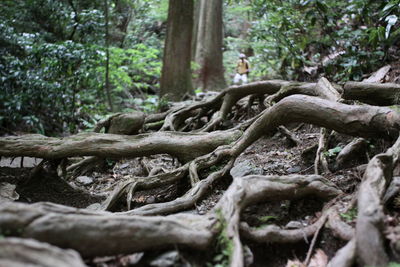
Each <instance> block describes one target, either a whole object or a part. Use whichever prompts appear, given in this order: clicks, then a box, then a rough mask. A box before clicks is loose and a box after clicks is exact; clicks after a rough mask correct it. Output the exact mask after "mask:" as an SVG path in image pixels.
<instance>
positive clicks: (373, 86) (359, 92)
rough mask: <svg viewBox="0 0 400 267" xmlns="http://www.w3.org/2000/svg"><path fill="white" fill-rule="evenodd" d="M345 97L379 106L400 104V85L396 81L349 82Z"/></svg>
mask: <svg viewBox="0 0 400 267" xmlns="http://www.w3.org/2000/svg"><path fill="white" fill-rule="evenodd" d="M343 97H344V98H345V99H349V100H359V101H361V102H364V103H367V104H371V105H377V106H391V105H398V104H399V103H400V101H399V100H400V85H398V84H395V83H382V84H381V83H366V82H347V83H346V84H345V85H344V93H343Z"/></svg>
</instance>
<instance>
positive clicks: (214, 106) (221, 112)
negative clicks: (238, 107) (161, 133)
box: [161, 80, 290, 132]
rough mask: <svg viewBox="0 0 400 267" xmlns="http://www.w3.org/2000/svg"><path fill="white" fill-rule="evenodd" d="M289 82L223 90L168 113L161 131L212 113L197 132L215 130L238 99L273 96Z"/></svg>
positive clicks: (273, 82)
mask: <svg viewBox="0 0 400 267" xmlns="http://www.w3.org/2000/svg"><path fill="white" fill-rule="evenodd" d="M288 83H290V82H287V81H281V80H270V81H261V82H254V83H249V84H246V85H241V86H232V87H229V88H227V89H225V90H223V91H222V92H221V93H220V94H219V95H218V96H216V97H215V98H213V99H211V100H209V101H205V102H202V103H195V104H193V105H190V106H188V107H185V108H181V109H179V110H177V111H175V112H172V113H170V114H169V115H168V116H167V118H166V119H165V122H164V125H163V127H162V128H161V129H162V130H172V131H177V130H179V128H180V127H182V126H181V125H182V124H183V123H184V121H185V120H186V119H188V118H189V117H193V119H200V118H201V117H203V116H205V115H207V114H208V115H209V112H210V111H212V112H213V115H212V118H211V119H210V121H209V122H207V124H206V125H204V126H203V127H202V128H201V129H199V131H204V132H207V131H210V130H215V128H216V127H217V126H218V125H219V124H220V123H221V122H222V121H223V120H225V119H226V117H227V115H228V114H229V112H230V111H231V110H232V107H233V106H234V105H235V104H236V102H237V101H239V100H240V99H242V98H244V97H246V96H249V95H258V96H260V95H264V94H273V93H275V92H277V91H278V90H279V89H280V88H281V87H282V86H283V85H286V84H288Z"/></svg>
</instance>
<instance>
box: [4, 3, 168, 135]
mask: <svg viewBox="0 0 400 267" xmlns="http://www.w3.org/2000/svg"><path fill="white" fill-rule="evenodd" d="M152 2H153V1H138V2H135V4H134V5H133V4H132V8H133V9H137V10H147V12H149V10H150V9H151V4H152ZM103 4H104V1H100V0H95V1H88V0H84V1H77V0H71V1H51V0H28V1H11V0H4V1H2V2H1V3H0V12H1V13H2V14H5V16H4V19H3V20H2V22H0V80H1V82H2V85H3V88H2V92H1V93H0V111H1V114H2V116H1V117H0V127H3V128H5V125H7V128H10V129H12V128H14V129H17V128H18V129H19V130H22V131H34V132H38V133H42V134H54V133H60V132H75V131H77V127H80V126H85V125H84V124H86V127H87V126H89V127H90V126H92V125H91V124H92V123H93V121H94V119H93V116H94V115H95V114H105V113H106V112H107V106H106V104H105V103H106V101H105V95H104V84H105V74H104V73H105V62H106V61H105V60H106V59H105V55H106V51H105V47H104V44H105V31H104V30H105V29H104V25H105V21H104V14H103V11H104V6H103ZM159 4H161V3H159ZM110 6H111V9H112V11H111V20H112V22H113V23H116V24H117V23H118V16H119V13H118V12H117V9H116V6H115V5H114V4H111V5H110ZM146 8H147V9H146ZM135 14H136V13H135ZM137 17H140V18H144V17H146V13H140V15H139V16H137ZM137 17H135V18H134V19H133V21H135V20H136V19H139V18H137ZM114 18H116V19H114ZM148 20H149V19H148ZM111 26H112V29H114V33H113V32H111V34H117V33H116V32H115V31H116V30H115V25H114V26H113V25H111ZM113 27H114V28H113ZM137 28H138V29H142V27H137ZM145 30H146V31H147V32H150V31H149V29H145ZM130 32H133V33H138V34H139V33H140V32H135V31H130ZM152 36H153V35H141V36H140V35H139V36H136V37H135V38H136V39H132V38H130V35H129V34H127V37H126V38H125V44H126V45H127V47H125V48H121V47H118V46H117V45H119V44H120V43H119V42H117V41H115V43H113V40H111V47H110V64H109V67H110V82H111V88H112V97H113V99H114V102H116V103H115V104H116V106H119V107H120V109H121V110H123V109H124V108H125V107H126V108H129V107H130V105H131V103H130V101H132V100H130V99H128V100H127V99H126V95H132V94H136V93H139V94H141V95H146V93H143V92H142V91H145V92H146V91H147V90H148V89H151V90H152V91H153V92H154V90H157V80H158V78H159V76H160V70H161V61H160V57H161V52H160V51H161V41H160V40H159V39H157V41H156V42H154V38H152ZM147 37H148V38H149V39H146V38H147ZM114 44H115V45H114ZM145 102H146V103H145V104H146V105H147V107H145V109H148V110H154V109H155V108H153V107H149V106H150V105H154V106H157V105H158V104H157V103H156V104H154V103H149V102H150V101H147V100H146V99H145Z"/></svg>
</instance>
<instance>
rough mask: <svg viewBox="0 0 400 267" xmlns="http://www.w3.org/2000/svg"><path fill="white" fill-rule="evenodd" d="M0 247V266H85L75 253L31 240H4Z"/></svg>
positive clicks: (1, 241) (0, 242)
mask: <svg viewBox="0 0 400 267" xmlns="http://www.w3.org/2000/svg"><path fill="white" fill-rule="evenodd" d="M0 247H1V249H0V266H14V267H17V266H20V267H23V266H42V267H54V266H57V267H83V266H86V265H85V263H84V262H83V261H82V259H81V257H80V256H79V254H78V253H77V252H76V251H73V250H70V249H68V250H64V249H60V248H58V247H55V246H51V245H49V244H47V243H41V242H38V241H36V240H32V239H22V238H5V239H1V240H0Z"/></svg>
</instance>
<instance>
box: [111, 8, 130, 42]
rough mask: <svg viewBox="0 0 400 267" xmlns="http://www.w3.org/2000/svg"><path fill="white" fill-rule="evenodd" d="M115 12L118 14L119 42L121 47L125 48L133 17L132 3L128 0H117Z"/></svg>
mask: <svg viewBox="0 0 400 267" xmlns="http://www.w3.org/2000/svg"><path fill="white" fill-rule="evenodd" d="M115 12H116V13H117V14H118V16H117V18H116V20H117V21H116V29H117V30H118V35H117V41H118V43H119V47H121V48H123V47H124V42H125V38H126V34H127V31H128V26H129V22H130V21H131V18H132V6H131V3H129V1H126V0H117V2H116V5H115Z"/></svg>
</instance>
